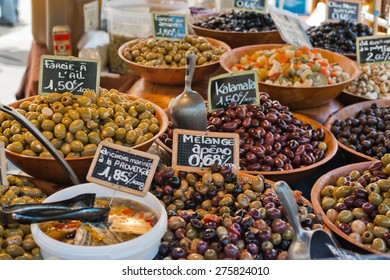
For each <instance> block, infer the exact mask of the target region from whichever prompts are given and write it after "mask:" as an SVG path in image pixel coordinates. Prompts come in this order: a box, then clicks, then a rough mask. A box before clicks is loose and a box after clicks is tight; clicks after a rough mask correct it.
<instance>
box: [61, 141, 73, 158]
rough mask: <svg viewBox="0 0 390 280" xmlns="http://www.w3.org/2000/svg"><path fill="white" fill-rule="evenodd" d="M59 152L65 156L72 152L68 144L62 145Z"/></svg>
mask: <svg viewBox="0 0 390 280" xmlns="http://www.w3.org/2000/svg"><path fill="white" fill-rule="evenodd" d="M60 150H61V152H62V153H63V154H64V155H65V156H66V155H68V154H69V153H70V152H71V151H72V147H71V145H70V144H69V143H64V144H63V145H62V146H61V148H60Z"/></svg>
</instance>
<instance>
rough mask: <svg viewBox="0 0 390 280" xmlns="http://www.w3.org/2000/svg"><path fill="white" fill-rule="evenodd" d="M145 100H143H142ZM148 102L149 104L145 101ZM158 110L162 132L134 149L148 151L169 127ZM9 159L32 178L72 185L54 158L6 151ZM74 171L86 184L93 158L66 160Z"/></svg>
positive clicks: (162, 111)
mask: <svg viewBox="0 0 390 280" xmlns="http://www.w3.org/2000/svg"><path fill="white" fill-rule="evenodd" d="M128 97H129V99H131V100H136V99H139V98H136V97H133V96H131V95H129V96H128ZM34 98H35V96H32V97H28V98H25V99H21V100H18V101H17V102H14V103H11V104H9V106H11V107H13V108H18V107H19V105H20V104H21V103H22V102H23V101H26V100H33V99H34ZM141 100H143V99H141ZM145 101H146V102H149V101H147V100H145ZM155 108H156V117H157V119H158V120H159V121H160V131H159V132H158V133H157V134H156V135H154V137H153V138H151V139H149V140H148V141H146V142H144V143H142V144H139V145H136V146H134V147H132V148H134V149H136V150H140V151H147V150H148V149H149V147H150V146H151V145H152V144H153V142H154V141H155V140H156V139H157V138H158V137H160V135H161V134H162V133H163V132H164V131H165V130H166V129H167V127H168V117H167V115H166V114H165V112H164V110H163V109H161V108H160V107H159V106H157V105H155ZM5 153H6V156H7V158H8V159H9V160H10V161H11V162H12V163H13V164H15V165H16V166H17V167H19V168H20V169H21V170H22V171H24V172H25V173H27V174H29V175H30V176H32V177H35V178H38V179H42V180H46V181H49V182H54V183H56V184H58V185H61V186H69V185H71V184H72V182H71V180H70V178H69V176H68V174H66V173H65V172H64V171H63V169H62V167H61V166H60V165H59V164H58V163H57V161H56V160H55V159H54V158H41V157H31V156H25V155H21V154H18V153H14V152H11V151H9V150H7V149H5ZM65 160H66V161H67V163H68V164H69V165H70V167H71V168H72V169H73V171H74V172H75V173H76V175H77V177H78V178H79V180H80V181H81V182H86V176H87V173H88V171H89V168H90V165H91V163H92V160H93V156H86V157H80V158H67V159H65Z"/></svg>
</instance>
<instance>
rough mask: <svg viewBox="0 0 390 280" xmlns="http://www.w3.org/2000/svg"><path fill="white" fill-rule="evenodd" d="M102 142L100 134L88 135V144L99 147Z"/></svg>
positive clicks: (91, 133) (92, 133)
mask: <svg viewBox="0 0 390 280" xmlns="http://www.w3.org/2000/svg"><path fill="white" fill-rule="evenodd" d="M100 141H101V139H100V135H99V133H97V132H90V133H88V142H89V143H90V144H96V145H98V144H99V143H100ZM134 141H135V140H134Z"/></svg>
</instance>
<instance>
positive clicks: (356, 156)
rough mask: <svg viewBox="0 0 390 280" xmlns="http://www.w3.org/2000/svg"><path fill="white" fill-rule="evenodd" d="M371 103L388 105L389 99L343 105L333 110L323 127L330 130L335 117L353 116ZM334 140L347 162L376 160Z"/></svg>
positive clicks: (340, 118)
mask: <svg viewBox="0 0 390 280" xmlns="http://www.w3.org/2000/svg"><path fill="white" fill-rule="evenodd" d="M373 103H376V104H378V106H379V107H385V106H390V99H377V100H371V101H365V102H360V103H356V104H353V105H349V106H347V107H344V108H342V109H341V110H339V111H336V112H334V113H333V114H331V115H330V116H329V117H328V119H327V120H326V122H325V127H326V128H327V129H328V130H329V131H330V130H331V127H332V124H333V123H334V121H335V120H337V119H339V120H345V119H346V118H348V117H354V116H355V115H356V114H357V112H358V111H360V110H366V109H368V108H370V106H371V104H373ZM336 141H337V143H338V146H339V147H340V148H341V149H342V151H343V152H344V153H345V156H346V157H347V158H348V160H349V162H351V163H353V162H361V161H372V160H376V159H375V158H373V157H370V156H368V155H365V154H363V153H360V152H357V151H354V150H352V149H351V148H349V147H348V146H346V145H344V144H343V143H341V142H340V141H338V140H336Z"/></svg>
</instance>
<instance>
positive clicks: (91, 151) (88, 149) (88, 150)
mask: <svg viewBox="0 0 390 280" xmlns="http://www.w3.org/2000/svg"><path fill="white" fill-rule="evenodd" d="M96 150H97V146H96V144H88V145H85V146H84V149H83V151H82V152H81V156H82V157H86V156H93V155H95V153H96Z"/></svg>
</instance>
